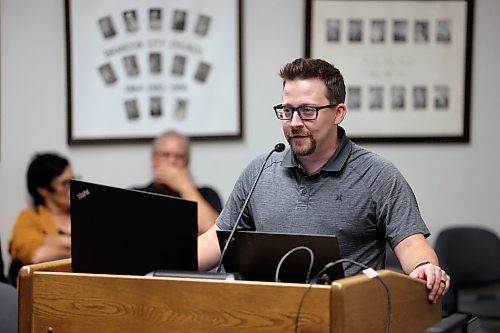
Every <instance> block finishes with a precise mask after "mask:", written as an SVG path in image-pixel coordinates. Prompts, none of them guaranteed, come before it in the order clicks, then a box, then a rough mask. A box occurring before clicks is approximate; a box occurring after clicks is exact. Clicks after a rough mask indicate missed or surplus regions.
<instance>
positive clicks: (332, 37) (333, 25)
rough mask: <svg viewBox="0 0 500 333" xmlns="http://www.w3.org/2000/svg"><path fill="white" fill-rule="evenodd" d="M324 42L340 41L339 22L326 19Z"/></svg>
mask: <svg viewBox="0 0 500 333" xmlns="http://www.w3.org/2000/svg"><path fill="white" fill-rule="evenodd" d="M326 40H327V41H329V42H338V41H340V20H339V19H327V20H326Z"/></svg>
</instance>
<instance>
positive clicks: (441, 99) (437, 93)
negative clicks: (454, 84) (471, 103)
mask: <svg viewBox="0 0 500 333" xmlns="http://www.w3.org/2000/svg"><path fill="white" fill-rule="evenodd" d="M449 100H450V88H449V87H448V86H436V87H435V88H434V107H435V108H436V109H438V110H443V111H444V110H447V109H448V106H449Z"/></svg>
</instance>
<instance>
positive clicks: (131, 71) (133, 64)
mask: <svg viewBox="0 0 500 333" xmlns="http://www.w3.org/2000/svg"><path fill="white" fill-rule="evenodd" d="M123 66H124V67H125V72H126V73H127V75H128V76H137V75H138V74H139V66H137V60H136V59H135V55H129V56H125V57H123Z"/></svg>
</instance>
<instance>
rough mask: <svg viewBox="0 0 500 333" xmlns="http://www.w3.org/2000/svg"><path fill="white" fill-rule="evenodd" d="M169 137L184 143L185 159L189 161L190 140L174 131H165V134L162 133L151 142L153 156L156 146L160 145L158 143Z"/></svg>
mask: <svg viewBox="0 0 500 333" xmlns="http://www.w3.org/2000/svg"><path fill="white" fill-rule="evenodd" d="M170 137H177V138H179V139H181V140H182V141H184V144H185V145H186V157H187V159H188V160H189V154H190V147H189V146H190V144H191V142H190V140H189V138H188V137H187V136H185V135H183V134H181V133H179V132H177V131H175V130H167V131H165V132H163V133H162V134H161V135H160V136H158V137H157V138H156V139H155V140H154V141H153V154H154V153H155V152H156V150H157V148H158V146H159V145H160V143H161V142H162V141H163V140H165V139H168V138H170Z"/></svg>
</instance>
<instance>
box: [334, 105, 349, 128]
mask: <svg viewBox="0 0 500 333" xmlns="http://www.w3.org/2000/svg"><path fill="white" fill-rule="evenodd" d="M346 113H347V105H345V104H344V103H340V104H339V105H337V114H336V115H335V120H334V123H335V125H339V124H340V123H341V122H342V121H343V120H344V117H345V115H346Z"/></svg>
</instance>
